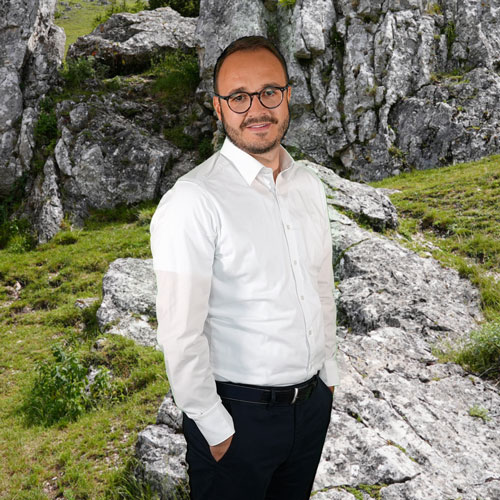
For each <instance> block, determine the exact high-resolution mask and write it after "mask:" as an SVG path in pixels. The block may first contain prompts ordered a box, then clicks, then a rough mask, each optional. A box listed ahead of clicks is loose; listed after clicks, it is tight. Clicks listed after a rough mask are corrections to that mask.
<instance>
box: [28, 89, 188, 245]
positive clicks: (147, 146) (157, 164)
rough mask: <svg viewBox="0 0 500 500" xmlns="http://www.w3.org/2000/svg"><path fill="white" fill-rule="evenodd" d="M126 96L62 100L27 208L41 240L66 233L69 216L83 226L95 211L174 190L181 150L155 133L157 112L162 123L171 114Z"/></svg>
mask: <svg viewBox="0 0 500 500" xmlns="http://www.w3.org/2000/svg"><path fill="white" fill-rule="evenodd" d="M126 95H127V91H124V93H123V95H122V94H120V93H119V92H118V93H115V94H109V95H107V96H106V95H104V96H101V97H98V96H97V95H93V96H91V97H90V98H86V97H85V96H81V97H79V98H77V99H75V100H66V101H62V102H60V103H58V105H57V107H56V116H57V122H58V129H59V130H60V131H61V137H60V138H59V140H58V141H57V144H56V147H55V151H54V156H53V157H52V156H51V157H49V158H48V160H47V163H46V165H45V167H44V169H43V172H41V173H40V174H38V176H37V177H36V178H35V180H34V182H33V183H32V186H31V189H30V193H31V194H30V196H29V198H28V200H27V201H26V203H25V207H24V209H23V211H24V212H23V213H24V214H26V215H28V216H29V217H30V219H31V220H32V221H34V227H35V228H36V233H37V238H38V241H39V242H40V243H43V242H45V241H48V240H49V239H50V238H52V236H54V235H55V234H56V233H57V232H58V231H59V230H60V222H61V221H62V219H63V217H64V215H66V216H67V217H68V219H69V220H70V221H71V222H72V223H73V224H75V225H76V226H81V225H82V224H83V221H84V220H85V218H86V217H87V216H88V215H89V212H90V210H93V209H106V208H113V207H116V206H117V205H130V204H133V203H137V202H140V201H144V200H153V199H156V198H158V197H159V196H160V195H161V194H163V192H164V191H165V189H167V187H168V184H166V181H167V179H170V180H171V181H172V182H173V180H172V179H171V177H172V176H169V172H170V169H171V167H172V164H173V163H174V161H175V160H180V157H181V151H180V150H179V149H178V148H176V147H175V146H174V145H172V144H171V143H170V142H168V141H166V140H165V139H163V138H162V136H161V134H157V135H156V134H152V133H151V131H150V127H151V126H152V124H153V123H154V122H155V120H156V117H157V116H158V117H161V120H162V124H164V123H168V120H169V117H168V116H165V114H163V116H162V113H161V112H160V111H159V110H158V109H157V106H156V107H155V105H153V104H145V103H144V102H141V99H138V100H134V99H132V98H130V97H129V100H127V99H126ZM159 126H160V125H159ZM162 126H163V125H162ZM184 161H186V160H184ZM181 163H182V162H181ZM192 166H194V162H191V168H192ZM177 170H178V169H176V172H177ZM176 175H177V176H178V175H180V173H179V174H176V173H175V172H174V173H173V178H175V176H176Z"/></svg>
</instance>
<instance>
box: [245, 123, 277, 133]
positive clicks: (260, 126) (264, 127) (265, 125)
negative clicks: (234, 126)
mask: <svg viewBox="0 0 500 500" xmlns="http://www.w3.org/2000/svg"><path fill="white" fill-rule="evenodd" d="M270 126H271V124H270V123H259V124H256V125H250V126H248V127H247V128H249V129H250V130H256V131H262V130H267V129H268V128H269V127H270Z"/></svg>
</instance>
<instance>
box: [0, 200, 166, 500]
mask: <svg viewBox="0 0 500 500" xmlns="http://www.w3.org/2000/svg"><path fill="white" fill-rule="evenodd" d="M153 209H154V204H153V203H144V204H141V205H139V206H138V207H129V208H127V207H120V208H119V209H116V210H111V211H102V212H98V213H95V214H94V215H93V216H92V217H91V218H90V219H89V220H88V223H87V224H86V226H85V227H84V228H83V229H81V230H71V228H69V225H66V229H65V230H63V231H62V232H61V233H59V234H58V235H57V236H56V237H55V238H54V239H53V240H52V241H50V242H49V243H47V244H44V245H40V246H38V247H37V248H35V249H31V250H28V251H24V250H19V248H18V247H17V246H16V245H14V243H13V242H15V239H14V240H12V241H11V242H10V243H9V244H8V245H7V247H6V248H4V249H3V250H1V251H0V281H1V284H2V286H1V287H0V335H1V338H2V351H1V353H0V380H1V385H2V391H1V392H0V416H1V418H0V422H1V424H0V463H1V465H0V498H2V499H3V498H5V499H7V498H8V499H48V498H55V497H57V496H59V497H64V498H67V499H71V498H73V499H84V498H85V499H87V498H88V499H90V498H95V499H97V498H105V497H107V496H109V495H110V494H111V493H110V490H111V485H113V488H116V487H117V486H116V485H117V484H119V483H120V481H121V479H120V478H121V477H122V476H123V470H124V468H126V466H127V463H128V461H129V460H131V457H132V456H133V451H134V445H135V442H136V439H137V433H138V432H139V431H141V430H143V429H144V427H145V426H146V425H148V424H151V423H154V422H155V420H156V414H157V411H158V407H159V405H160V402H161V400H162V398H163V397H164V395H165V393H166V391H167V390H168V385H167V381H166V377H165V372H164V363H163V359H162V355H161V354H160V353H159V352H158V351H156V350H155V349H153V348H147V347H140V346H135V345H134V344H133V343H132V342H131V341H127V340H126V339H123V338H121V337H117V336H113V335H102V334H100V333H99V332H98V330H97V326H96V323H95V310H96V308H97V305H98V303H97V304H96V306H94V307H91V308H90V309H88V310H83V311H82V310H80V309H78V308H76V307H75V305H74V303H75V301H76V299H78V298H87V297H97V298H99V299H100V298H101V286H102V277H103V275H104V273H105V272H106V270H107V268H108V265H109V263H110V262H112V261H113V260H114V259H116V258H118V257H138V258H147V257H150V250H149V232H148V225H147V222H148V221H149V218H150V216H151V214H152V212H153ZM97 337H104V338H105V339H106V340H105V342H104V346H103V347H102V348H101V349H100V350H98V351H96V350H95V349H93V346H94V343H95V339H96V338H97ZM56 344H58V345H63V346H64V348H65V349H67V350H70V349H71V350H72V351H74V352H75V353H77V354H78V358H79V360H80V361H81V363H83V364H84V365H85V366H89V365H93V366H104V367H107V368H109V369H110V370H111V371H112V373H113V374H114V375H115V377H116V380H117V381H118V382H119V384H120V385H119V388H120V391H121V395H122V397H121V398H118V400H112V401H110V402H106V401H103V402H102V404H100V405H99V406H98V407H97V408H94V409H92V410H90V411H85V412H84V413H82V414H81V415H80V416H79V417H78V418H77V419H76V420H74V421H66V422H65V421H64V420H63V421H62V422H59V423H54V424H51V425H48V424H47V423H45V424H44V423H43V422H42V421H41V420H40V421H36V420H35V421H33V420H31V421H30V420H29V419H28V418H27V414H26V412H25V411H23V407H24V406H25V405H26V403H27V401H28V402H29V397H30V395H31V394H32V393H31V389H32V384H33V381H34V378H35V375H36V373H35V372H36V370H35V368H36V366H37V363H43V362H44V361H48V360H51V359H53V355H52V347H53V346H54V345H56ZM122 498H125V497H122ZM132 498H133V497H132Z"/></svg>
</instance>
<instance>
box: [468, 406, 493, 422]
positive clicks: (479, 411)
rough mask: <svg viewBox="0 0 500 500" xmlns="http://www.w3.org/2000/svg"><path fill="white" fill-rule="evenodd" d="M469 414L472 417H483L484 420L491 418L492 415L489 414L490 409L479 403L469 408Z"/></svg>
mask: <svg viewBox="0 0 500 500" xmlns="http://www.w3.org/2000/svg"><path fill="white" fill-rule="evenodd" d="M469 415H470V416H471V417H476V418H481V419H482V420H483V421H484V422H488V421H489V420H491V417H490V416H489V415H488V410H487V409H486V408H482V407H481V406H478V405H474V406H473V407H472V408H471V409H470V410H469Z"/></svg>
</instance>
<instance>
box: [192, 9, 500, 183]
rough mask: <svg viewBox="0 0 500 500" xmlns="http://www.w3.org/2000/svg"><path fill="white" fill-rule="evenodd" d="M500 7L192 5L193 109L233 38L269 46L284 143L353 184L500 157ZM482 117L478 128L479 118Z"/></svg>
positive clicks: (207, 100)
mask: <svg viewBox="0 0 500 500" xmlns="http://www.w3.org/2000/svg"><path fill="white" fill-rule="evenodd" d="M499 8H500V0H489V1H488V2H483V4H481V5H480V2H475V1H467V2H457V1H456V0H449V1H448V0H446V1H444V2H423V1H422V0H405V1H401V0H397V1H396V0H394V1H392V0H391V1H385V0H384V1H382V0H378V1H375V2H368V1H365V0H360V1H355V2H354V1H348V0H337V1H334V2H326V1H324V0H301V1H297V2H295V4H294V6H292V7H284V6H282V5H279V6H276V5H275V4H274V3H273V2H262V3H261V2H257V3H256V2H254V1H252V0H235V1H234V2H231V3H230V7H229V6H228V5H227V2H224V1H223V0H206V1H203V0H202V2H201V9H200V17H199V21H198V26H197V30H196V36H197V46H198V51H199V56H200V66H201V76H202V78H203V82H202V84H201V85H200V88H199V93H200V98H201V99H203V101H204V103H205V105H206V106H207V107H209V108H210V107H211V103H210V96H211V91H212V83H211V79H212V70H213V66H214V64H215V60H216V58H217V56H218V54H219V53H220V52H221V50H222V49H223V48H224V47H225V46H226V45H228V44H229V43H230V42H231V41H232V40H234V39H236V38H238V37H239V36H243V35H267V36H269V37H270V38H271V39H273V40H275V41H276V42H277V44H278V45H279V47H280V49H281V51H282V53H283V54H284V56H285V58H286V60H287V62H288V66H289V73H290V81H291V84H292V89H293V92H292V100H291V104H290V109H291V112H292V117H293V119H292V121H291V124H290V129H289V131H288V134H287V136H286V138H285V144H286V145H287V146H293V147H295V148H298V149H299V150H300V151H301V152H303V153H305V154H306V155H307V156H308V157H310V158H311V159H312V160H313V161H315V162H320V163H322V164H324V165H328V166H332V167H333V168H334V169H335V170H337V171H339V172H342V173H343V174H344V175H345V176H348V177H350V178H351V179H353V180H374V179H381V178H384V177H387V176H388V175H396V174H398V173H400V172H402V171H406V170H409V169H411V168H418V169H420V168H430V167H435V166H440V165H444V164H450V163H454V162H457V161H466V160H469V159H477V158H479V157H481V156H484V155H489V154H493V153H498V152H499V151H500V143H499V139H498V127H499V123H500V120H499V117H498V113H497V111H496V110H497V109H498V103H497V101H498V96H499V88H498V74H497V73H498V70H499V69H500V58H499V56H498V54H499V53H500V50H499V47H500V29H499V28H500V26H499V23H500V21H499V17H498V15H497V12H498V10H499ZM485 112H487V113H486V116H485V117H484V118H483V119H481V115H482V114H483V113H485Z"/></svg>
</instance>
